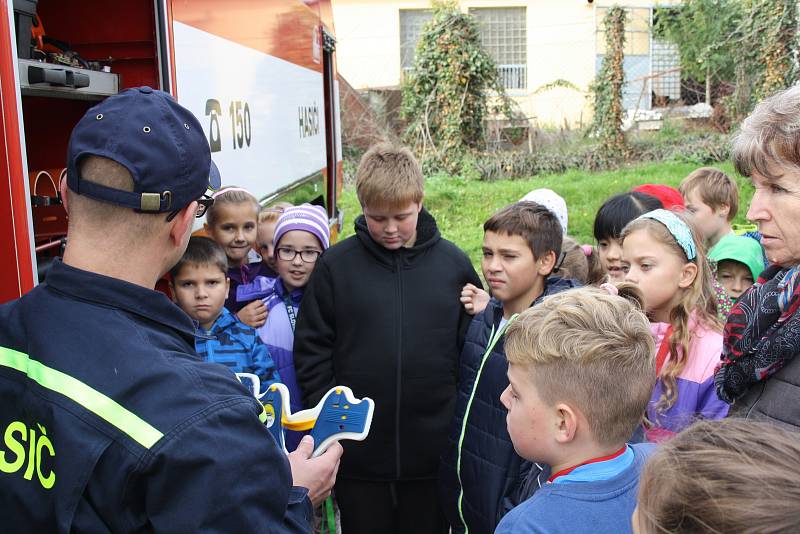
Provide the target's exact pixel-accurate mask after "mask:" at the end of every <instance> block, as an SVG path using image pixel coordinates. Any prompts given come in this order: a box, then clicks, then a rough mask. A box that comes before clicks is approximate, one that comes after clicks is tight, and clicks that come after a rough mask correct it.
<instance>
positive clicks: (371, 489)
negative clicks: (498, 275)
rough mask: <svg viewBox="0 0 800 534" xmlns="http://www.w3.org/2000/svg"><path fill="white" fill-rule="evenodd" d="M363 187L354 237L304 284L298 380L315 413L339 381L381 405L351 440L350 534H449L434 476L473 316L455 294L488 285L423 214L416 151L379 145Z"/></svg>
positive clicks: (345, 515)
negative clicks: (359, 437)
mask: <svg viewBox="0 0 800 534" xmlns="http://www.w3.org/2000/svg"><path fill="white" fill-rule="evenodd" d="M356 184H357V185H356V187H357V194H358V199H359V202H360V203H361V207H362V210H363V212H364V214H363V216H360V217H358V218H357V219H356V222H355V229H356V235H355V236H352V237H350V238H348V239H345V240H344V241H342V242H341V243H338V244H337V245H335V246H333V247H331V248H330V249H329V250H328V251H326V252H325V254H323V255H322V256H321V257H320V258H319V260H318V261H317V265H316V267H315V269H314V273H313V274H312V276H311V280H310V282H309V284H308V286H307V287H306V293H305V296H304V299H303V305H302V307H301V308H300V314H299V316H298V318H297V331H296V333H295V345H294V358H295V367H296V369H297V379H298V383H299V384H300V388H301V389H302V390H303V394H304V402H305V404H306V405H307V406H314V405H316V404H317V402H318V401H319V400H320V398H321V397H322V396H323V395H324V394H325V393H326V392H327V391H328V389H329V388H331V387H333V386H334V385H337V384H341V385H346V386H349V387H351V388H352V389H353V391H354V392H355V394H356V395H358V396H359V397H371V398H372V399H373V400H374V401H375V415H374V419H373V421H372V428H371V431H370V435H369V437H368V438H367V439H366V440H365V441H363V442H353V441H348V442H346V443H344V444H343V445H344V447H345V449H346V454H345V455H344V459H343V461H342V464H341V468H340V471H339V476H338V479H337V485H336V497H337V500H338V502H339V507H340V509H341V518H342V530H343V532H346V533H347V534H360V533H362V532H364V533H370V534H372V533H374V532H382V533H383V532H415V533H422V534H425V533H447V522H446V520H445V519H444V515H443V512H442V509H441V505H440V503H439V499H438V498H437V492H436V476H437V471H438V468H439V457H440V455H441V453H442V451H443V449H444V446H445V443H446V438H447V428H448V425H449V424H450V421H451V419H452V417H453V407H454V405H455V398H456V372H457V365H458V356H459V353H460V351H461V347H462V344H463V340H464V335H465V333H466V329H467V327H468V325H469V319H470V318H469V316H468V315H467V314H466V313H465V311H464V310H463V308H462V306H461V304H460V302H459V295H460V293H461V288H462V287H463V286H464V285H465V284H467V283H472V284H476V285H480V281H479V279H478V276H477V274H476V273H475V270H474V269H473V268H472V265H471V263H470V261H469V259H468V258H467V256H466V254H464V252H462V251H461V250H460V249H459V248H458V247H456V246H455V245H454V244H453V243H451V242H449V241H447V240H445V239H442V237H441V235H440V234H439V230H438V229H437V227H436V221H435V220H434V218H433V217H432V216H431V215H430V214H429V213H428V212H427V211H426V210H425V209H424V208H423V207H422V198H423V177H422V171H421V169H420V167H419V164H418V163H417V162H416V160H415V159H414V156H413V155H412V154H411V152H410V151H409V150H408V149H405V148H396V147H393V146H391V145H387V144H380V145H377V146H375V147H373V148H371V149H370V150H369V151H368V152H367V153H366V154H364V157H363V158H362V159H361V163H360V164H359V167H358V170H357V172H356Z"/></svg>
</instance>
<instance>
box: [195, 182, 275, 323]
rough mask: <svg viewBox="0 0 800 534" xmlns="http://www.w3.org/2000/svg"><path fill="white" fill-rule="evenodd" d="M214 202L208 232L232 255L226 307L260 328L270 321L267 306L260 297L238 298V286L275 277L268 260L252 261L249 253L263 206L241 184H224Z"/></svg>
mask: <svg viewBox="0 0 800 534" xmlns="http://www.w3.org/2000/svg"><path fill="white" fill-rule="evenodd" d="M212 198H213V199H214V205H213V206H211V207H210V208H209V209H208V211H207V212H206V224H205V231H206V233H207V234H208V236H209V237H210V238H211V239H213V240H214V241H216V242H217V243H219V245H220V246H221V247H222V248H223V249H224V250H225V255H226V256H228V278H229V279H230V282H231V283H230V290H229V291H228V298H227V299H226V300H225V308H227V309H228V311H229V312H231V313H233V314H235V315H236V318H237V319H239V320H240V321H241V322H243V323H244V324H246V325H247V326H251V327H253V328H259V327H261V326H263V325H264V323H265V322H266V320H267V308H266V306H265V305H264V303H263V302H261V300H260V299H256V300H253V301H250V302H239V301H237V300H236V288H238V287H239V285H241V284H248V283H250V282H252V281H253V280H254V279H255V277H256V276H270V277H273V278H274V277H275V275H276V273H275V272H274V271H273V270H272V269H271V268H270V267H269V266H268V265H267V264H266V263H265V262H264V261H258V262H253V263H251V262H250V258H249V253H250V251H251V250H253V249H254V248H255V246H256V236H257V232H258V213H259V211H260V210H261V206H260V205H259V203H258V200H256V197H254V196H253V195H252V194H251V193H250V192H249V191H247V190H246V189H243V188H241V187H231V186H228V187H224V188H222V189H220V190H219V191H217V192H215V193H214V194H213V195H212Z"/></svg>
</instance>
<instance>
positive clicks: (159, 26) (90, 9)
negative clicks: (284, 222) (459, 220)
mask: <svg viewBox="0 0 800 534" xmlns="http://www.w3.org/2000/svg"><path fill="white" fill-rule="evenodd" d="M334 48H335V39H334V34H333V16H332V9H331V0H225V1H219V0H125V1H122V2H108V1H106V0H38V2H37V1H35V0H0V111H1V112H2V115H0V119H2V120H0V274H2V282H0V302H5V301H7V300H10V299H13V298H17V297H19V296H20V295H22V294H23V293H25V292H26V291H28V290H30V289H31V288H32V287H33V286H34V285H35V284H36V283H37V282H38V278H39V272H38V271H39V269H40V268H41V267H43V266H46V264H47V263H48V262H49V261H52V258H53V257H54V256H55V255H57V254H58V253H59V250H60V249H61V248H62V247H63V242H64V240H63V238H64V236H65V235H66V213H65V212H64V209H63V207H62V205H61V203H60V199H59V198H58V193H57V191H58V183H59V179H60V177H61V175H62V173H63V172H64V170H63V169H64V167H65V164H66V162H65V157H66V149H67V142H68V139H69V134H70V132H71V130H72V128H73V126H74V125H75V124H76V123H77V122H78V120H79V119H80V117H81V116H82V115H83V114H84V113H85V112H86V110H87V109H89V108H90V107H91V106H92V105H94V104H95V103H96V102H97V101H99V100H101V99H103V98H105V97H107V96H109V95H112V94H115V93H117V92H119V91H120V90H122V89H125V88H127V87H135V86H140V85H149V86H151V87H155V88H160V89H162V90H164V91H168V92H170V93H171V94H172V95H174V96H175V97H176V98H177V99H178V101H179V102H181V104H183V105H184V106H186V107H187V108H189V109H190V110H191V111H192V112H193V113H194V114H195V115H196V116H197V117H198V119H200V122H201V123H202V124H203V128H204V130H205V133H206V135H207V137H208V140H209V145H210V147H211V150H212V158H213V159H214V161H215V163H216V164H217V166H218V167H219V169H220V173H221V174H222V180H223V184H236V185H239V186H242V187H246V188H247V189H249V190H250V191H252V192H253V193H254V194H255V195H256V196H257V197H258V198H259V199H260V200H261V201H262V202H263V203H264V204H269V203H271V202H274V201H277V200H287V201H289V202H292V203H295V204H296V203H299V202H313V203H317V204H322V205H324V206H325V207H326V209H327V211H328V215H329V219H330V222H331V226H332V231H333V232H334V233H335V231H336V229H337V223H338V221H339V220H340V216H339V212H338V210H337V206H336V197H337V193H338V192H339V191H340V190H341V172H340V167H341V166H340V162H341V147H340V131H339V119H338V117H339V109H338V101H339V99H338V82H337V76H336V64H335V59H334Z"/></svg>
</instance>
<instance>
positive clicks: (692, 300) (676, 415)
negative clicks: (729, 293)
mask: <svg viewBox="0 0 800 534" xmlns="http://www.w3.org/2000/svg"><path fill="white" fill-rule="evenodd" d="M696 235H697V234H696V232H694V231H693V230H692V229H691V227H690V226H689V224H688V223H687V222H686V220H685V219H683V218H682V217H681V216H680V215H677V214H675V213H674V212H671V211H667V210H663V209H658V210H654V211H651V212H648V213H645V214H643V215H641V216H640V217H639V218H637V219H635V220H633V221H631V222H630V223H629V224H628V225H627V226H625V228H624V229H623V231H622V234H621V236H620V239H621V241H622V255H623V269H624V271H625V280H626V281H628V282H631V283H634V284H636V285H637V286H639V289H640V290H641V291H642V293H643V294H644V305H645V311H646V312H647V315H648V317H649V318H650V325H651V330H652V333H653V337H654V339H655V342H656V375H657V380H656V386H655V389H654V390H653V396H652V398H651V399H650V403H649V404H648V407H647V420H646V421H645V436H646V437H647V439H648V440H649V441H661V440H663V439H665V438H667V437H669V436H671V435H672V434H674V433H676V432H679V431H680V430H682V429H683V428H685V427H687V426H688V425H689V424H691V423H692V421H694V420H695V419H698V418H702V419H719V418H722V417H725V415H726V414H727V413H728V405H727V404H725V403H724V402H722V401H721V400H720V399H719V398H718V397H717V394H716V391H715V389H714V367H715V366H716V364H717V363H718V362H719V355H720V353H721V352H722V325H721V324H720V322H719V319H718V318H717V315H716V300H715V297H714V292H713V289H712V285H711V270H710V269H709V266H708V262H707V261H706V257H705V253H704V251H703V249H702V243H701V242H698V239H697V237H696Z"/></svg>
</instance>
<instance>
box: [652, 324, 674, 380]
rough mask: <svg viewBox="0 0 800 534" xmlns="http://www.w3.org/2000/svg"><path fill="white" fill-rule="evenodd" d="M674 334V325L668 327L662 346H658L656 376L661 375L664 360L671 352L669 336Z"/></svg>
mask: <svg viewBox="0 0 800 534" xmlns="http://www.w3.org/2000/svg"><path fill="white" fill-rule="evenodd" d="M671 336H672V325H669V328H667V333H666V334H664V338H663V339H662V340H661V346H660V347H658V354H656V377H659V376H661V368H662V367H664V362H665V361H666V359H667V354H669V338H670V337H671Z"/></svg>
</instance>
